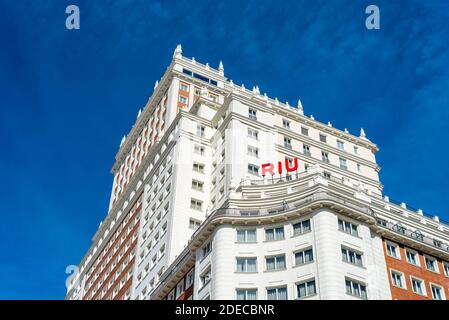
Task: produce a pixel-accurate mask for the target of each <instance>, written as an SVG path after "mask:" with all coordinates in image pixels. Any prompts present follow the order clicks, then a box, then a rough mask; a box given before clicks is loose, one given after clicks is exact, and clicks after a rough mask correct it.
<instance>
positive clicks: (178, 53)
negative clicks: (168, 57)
mask: <svg viewBox="0 0 449 320" xmlns="http://www.w3.org/2000/svg"><path fill="white" fill-rule="evenodd" d="M181 57H182V46H181V45H180V44H178V45H177V46H176V49H175V52H174V53H173V58H181Z"/></svg>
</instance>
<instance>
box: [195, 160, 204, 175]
mask: <svg viewBox="0 0 449 320" xmlns="http://www.w3.org/2000/svg"><path fill="white" fill-rule="evenodd" d="M193 171H195V172H199V173H204V164H201V163H196V162H195V163H193Z"/></svg>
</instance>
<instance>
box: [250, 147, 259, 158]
mask: <svg viewBox="0 0 449 320" xmlns="http://www.w3.org/2000/svg"><path fill="white" fill-rule="evenodd" d="M248 155H250V156H253V157H256V158H259V148H256V147H253V146H248Z"/></svg>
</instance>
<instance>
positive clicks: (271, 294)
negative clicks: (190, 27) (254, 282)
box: [267, 287, 287, 300]
mask: <svg viewBox="0 0 449 320" xmlns="http://www.w3.org/2000/svg"><path fill="white" fill-rule="evenodd" d="M267 299H268V300H287V287H278V288H269V289H267Z"/></svg>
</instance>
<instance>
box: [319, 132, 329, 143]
mask: <svg viewBox="0 0 449 320" xmlns="http://www.w3.org/2000/svg"><path fill="white" fill-rule="evenodd" d="M320 141H321V142H324V143H326V142H327V137H326V136H325V135H324V134H322V133H320Z"/></svg>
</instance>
